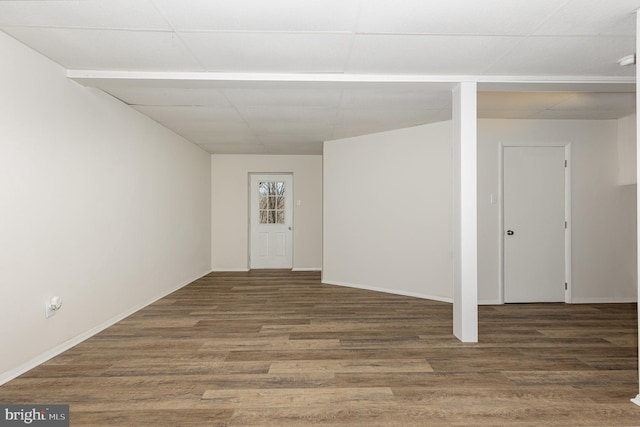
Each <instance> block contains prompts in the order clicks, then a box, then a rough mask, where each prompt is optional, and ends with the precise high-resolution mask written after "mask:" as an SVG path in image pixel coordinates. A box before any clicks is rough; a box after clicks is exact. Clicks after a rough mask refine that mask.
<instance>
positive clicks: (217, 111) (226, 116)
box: [134, 105, 243, 124]
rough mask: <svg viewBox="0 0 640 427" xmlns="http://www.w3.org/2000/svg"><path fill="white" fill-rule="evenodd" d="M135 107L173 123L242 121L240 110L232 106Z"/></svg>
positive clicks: (156, 118)
mask: <svg viewBox="0 0 640 427" xmlns="http://www.w3.org/2000/svg"><path fill="white" fill-rule="evenodd" d="M134 108H135V109H136V110H138V111H140V112H141V113H142V114H145V115H147V116H149V117H151V118H152V119H154V120H156V121H157V122H160V123H164V124H172V123H177V122H181V123H183V124H187V123H189V122H242V121H243V120H242V118H241V117H240V115H239V114H238V111H237V110H236V109H235V108H232V107H199V106H198V107H188V106H155V105H154V106H149V105H139V106H134Z"/></svg>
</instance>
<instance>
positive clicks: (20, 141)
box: [0, 33, 211, 383]
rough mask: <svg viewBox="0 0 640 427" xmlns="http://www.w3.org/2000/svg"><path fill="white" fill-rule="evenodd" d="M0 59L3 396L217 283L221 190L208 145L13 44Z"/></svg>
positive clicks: (2, 46)
mask: <svg viewBox="0 0 640 427" xmlns="http://www.w3.org/2000/svg"><path fill="white" fill-rule="evenodd" d="M0 51H1V52H2V67H0V93H1V94H2V96H0V291H1V295H2V301H3V308H2V310H0V325H1V328H0V343H2V351H1V352H0V383H2V382H5V381H7V380H9V379H11V378H12V377H14V376H16V375H18V374H20V373H21V372H23V371H24V370H25V369H28V368H31V367H32V366H34V365H36V364H38V363H39V362H42V361H44V360H46V359H47V358H49V357H51V356H53V355H55V354H56V353H57V352H60V351H63V350H64V349H66V348H67V347H68V346H70V345H72V344H75V343H77V342H79V341H80V340H82V339H83V338H86V337H88V336H90V335H91V334H93V333H95V332H97V331H99V330H101V329H102V328H104V327H106V326H108V325H109V324H111V323H113V322H115V321H117V320H119V319H120V318H122V317H123V316H125V315H127V314H129V313H131V312H132V311H135V310H136V309H138V308H140V307H142V306H144V305H146V304H148V303H149V302H151V301H153V300H155V299H157V298H159V297H162V296H164V295H165V294H167V293H169V292H171V291H172V290H174V289H176V288H178V287H180V286H182V285H184V284H186V283H188V282H190V281H192V280H194V279H196V278H198V277H200V276H202V275H204V274H206V273H207V272H209V271H210V247H211V243H210V239H211V232H210V197H211V189H210V184H211V181H210V155H209V154H207V153H205V152H203V151H202V150H200V149H199V148H197V147H196V146H195V145H193V144H191V143H188V142H186V141H185V140H183V139H182V138H180V137H178V136H176V135H175V134H173V133H171V132H169V131H168V130H166V129H165V128H163V127H161V126H160V125H158V124H157V123H155V122H153V121H151V120H149V119H148V118H146V117H144V116H142V115H141V114H139V113H137V112H136V111H134V110H132V109H131V108H129V107H128V106H126V105H124V104H122V103H121V102H119V101H117V100H115V99H114V98H111V97H109V96H107V95H105V94H103V93H102V92H99V91H96V90H92V89H88V88H84V87H82V86H79V85H78V84H76V83H74V82H72V81H70V80H68V79H67V78H66V77H65V71H64V70H63V69H62V68H61V67H59V66H58V65H56V64H54V63H52V62H51V61H49V60H48V59H46V58H44V57H42V56H40V55H39V54H37V53H35V52H33V51H31V50H29V49H28V48H26V47H24V46H23V45H21V44H19V43H18V42H16V41H15V40H13V39H11V38H9V37H8V36H6V35H4V34H2V33H0ZM54 295H59V296H61V297H62V301H63V305H62V309H61V310H60V311H59V312H58V313H57V314H56V315H55V316H54V317H51V318H49V319H45V317H44V307H45V301H46V300H47V299H48V298H50V297H52V296H54Z"/></svg>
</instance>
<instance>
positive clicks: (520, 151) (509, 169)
mask: <svg viewBox="0 0 640 427" xmlns="http://www.w3.org/2000/svg"><path fill="white" fill-rule="evenodd" d="M564 152H565V151H564V147H504V181H503V187H504V205H503V206H504V233H503V239H504V245H503V248H504V301H505V302H507V303H509V302H563V301H564V300H565V298H564V296H565V219H566V218H565V154H564Z"/></svg>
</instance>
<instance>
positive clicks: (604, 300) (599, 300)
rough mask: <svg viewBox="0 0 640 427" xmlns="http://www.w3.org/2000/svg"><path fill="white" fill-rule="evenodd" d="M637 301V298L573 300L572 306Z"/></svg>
mask: <svg viewBox="0 0 640 427" xmlns="http://www.w3.org/2000/svg"><path fill="white" fill-rule="evenodd" d="M637 301H638V299H637V298H636V297H606V298H572V299H571V304H618V303H628V302H637Z"/></svg>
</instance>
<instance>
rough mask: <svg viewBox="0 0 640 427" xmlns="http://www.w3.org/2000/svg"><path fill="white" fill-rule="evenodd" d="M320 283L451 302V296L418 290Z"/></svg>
mask: <svg viewBox="0 0 640 427" xmlns="http://www.w3.org/2000/svg"><path fill="white" fill-rule="evenodd" d="M322 283H323V284H325V285H334V286H345V287H347V288H356V289H364V290H367V291H375V292H384V293H386V294H394V295H403V296H406V297H414V298H421V299H428V300H433V301H440V302H446V303H449V304H452V303H453V298H447V297H440V296H433V295H427V294H422V293H418V292H411V291H403V290H398V289H388V288H378V287H375V286H363V285H354V284H353V283H345V282H338V281H335V280H324V279H323V280H322Z"/></svg>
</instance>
